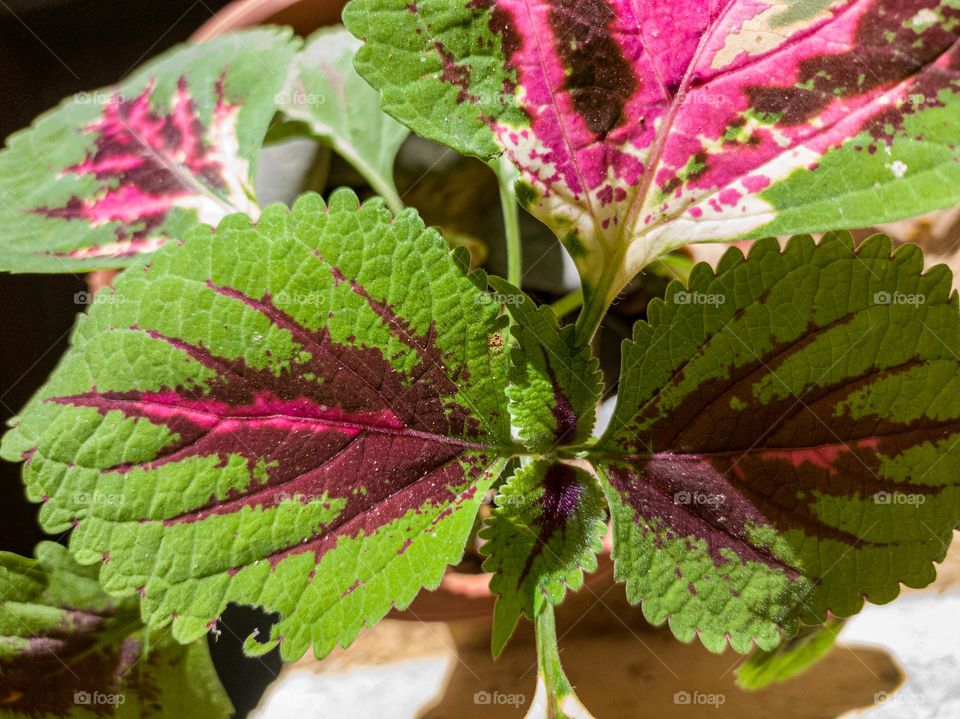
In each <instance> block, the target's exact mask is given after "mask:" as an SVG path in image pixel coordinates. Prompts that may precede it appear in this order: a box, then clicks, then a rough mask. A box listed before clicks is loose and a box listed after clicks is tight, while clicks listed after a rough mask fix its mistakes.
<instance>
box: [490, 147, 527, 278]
mask: <svg viewBox="0 0 960 719" xmlns="http://www.w3.org/2000/svg"><path fill="white" fill-rule="evenodd" d="M489 165H490V169H492V170H493V172H494V174H496V176H497V184H498V185H499V186H500V208H501V210H502V211H503V226H504V229H505V231H506V238H507V282H509V283H510V284H511V285H513V286H514V287H517V288H519V287H520V283H521V282H522V281H523V251H522V240H521V237H520V205H519V204H518V203H517V187H516V176H517V171H516V169H515V168H514V166H513V165H512V164H510V161H509V160H508V159H507V158H506V157H502V156H501V157H500V158H499V159H495V160H491V161H490V163H489Z"/></svg>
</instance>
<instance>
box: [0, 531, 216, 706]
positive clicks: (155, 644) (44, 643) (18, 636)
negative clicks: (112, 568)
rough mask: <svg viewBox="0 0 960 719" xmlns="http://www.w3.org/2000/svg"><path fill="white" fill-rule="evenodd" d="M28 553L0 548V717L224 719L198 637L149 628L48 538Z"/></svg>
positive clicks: (93, 573) (130, 602) (127, 603)
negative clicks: (183, 639)
mask: <svg viewBox="0 0 960 719" xmlns="http://www.w3.org/2000/svg"><path fill="white" fill-rule="evenodd" d="M36 554H37V558H36V559H35V560H34V559H27V558H25V557H20V556H17V555H15V554H10V553H8V552H0V596H2V597H3V599H2V601H0V687H2V690H0V716H2V717H9V718H10V719H15V718H20V717H30V718H31V719H39V718H44V719H47V718H49V719H54V717H71V718H72V719H88V718H91V717H104V716H106V717H129V718H130V719H135V718H137V717H157V718H162V717H170V718H176V719H178V718H180V717H185V716H202V717H211V718H213V717H224V718H225V717H229V716H231V715H232V714H233V708H232V707H231V706H230V700H229V699H228V698H227V695H226V693H225V692H224V690H223V687H221V686H220V681H219V679H218V678H217V674H216V671H215V670H214V668H213V663H212V662H211V661H210V655H209V653H208V652H207V645H206V642H205V641H200V642H197V643H194V644H191V645H189V646H181V645H179V644H177V643H176V642H174V641H173V640H172V638H171V637H170V636H169V632H149V631H147V630H146V629H145V628H144V626H143V624H141V622H140V619H139V616H138V610H137V604H136V602H135V601H133V600H125V601H119V602H118V601H115V600H113V599H111V598H110V597H108V596H107V595H106V594H105V593H104V592H103V590H102V589H101V588H100V586H99V585H98V584H97V579H96V570H95V569H93V568H88V567H80V566H79V565H77V564H76V563H75V562H74V561H73V560H72V559H71V558H70V556H69V555H68V554H67V550H66V549H64V548H63V547H61V546H60V545H58V544H54V543H52V542H43V543H41V544H40V545H38V546H37V552H36Z"/></svg>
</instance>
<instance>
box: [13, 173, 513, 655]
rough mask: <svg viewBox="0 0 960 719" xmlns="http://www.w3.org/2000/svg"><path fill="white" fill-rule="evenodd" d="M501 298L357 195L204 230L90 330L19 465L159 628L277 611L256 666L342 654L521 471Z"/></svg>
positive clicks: (34, 420) (25, 422)
mask: <svg viewBox="0 0 960 719" xmlns="http://www.w3.org/2000/svg"><path fill="white" fill-rule="evenodd" d="M485 287H486V278H485V277H483V276H480V275H469V274H468V273H467V270H466V269H465V266H464V262H463V258H462V257H461V256H460V255H458V254H454V255H451V254H450V253H449V251H448V249H447V246H446V244H445V243H444V242H443V240H442V238H441V237H440V236H439V235H438V234H437V233H436V232H434V231H432V230H426V229H424V226H423V224H422V223H421V221H420V220H419V218H418V217H417V216H416V214H415V213H414V212H413V211H407V212H405V213H403V214H402V215H400V216H399V217H397V218H393V217H392V216H391V214H390V213H389V212H388V211H387V210H386V208H384V206H383V204H382V202H380V201H374V202H370V203H367V204H366V205H364V206H363V207H360V206H359V203H358V201H357V198H356V196H355V195H353V194H352V193H350V192H348V191H342V192H339V193H336V194H335V195H334V196H333V198H332V199H331V201H330V205H329V206H326V205H324V203H323V201H322V200H321V199H320V198H319V197H317V196H315V195H307V196H304V197H302V198H301V199H300V200H299V201H298V202H297V204H296V205H295V207H294V209H293V210H292V211H291V210H288V209H287V208H285V207H282V206H274V207H271V208H268V209H267V210H266V211H265V212H264V214H263V216H262V217H261V219H260V221H259V222H258V223H252V222H251V221H250V220H249V219H248V218H246V217H244V216H242V215H235V216H233V217H231V218H228V219H227V220H225V221H224V222H222V223H221V225H220V227H219V229H218V230H217V232H216V233H215V234H214V233H212V232H211V231H210V230H209V229H208V228H203V227H200V228H197V230H196V231H195V232H192V233H190V236H189V238H188V239H187V241H186V242H185V243H183V244H182V245H180V246H170V247H168V248H165V249H164V250H163V251H161V252H159V253H158V254H157V255H156V256H155V257H154V258H153V261H152V262H151V264H150V265H149V266H147V267H144V268H133V269H131V270H130V271H128V272H125V273H124V274H123V275H122V276H121V277H120V278H119V279H118V280H117V282H116V289H115V291H113V292H108V293H107V294H106V295H104V297H103V298H102V300H98V302H97V303H96V304H95V305H94V306H93V308H92V310H91V312H90V314H89V316H85V317H83V318H81V321H80V323H79V325H78V326H77V328H76V330H75V332H74V335H73V338H72V348H71V350H70V352H69V353H68V354H67V356H66V357H65V358H64V360H63V362H62V363H61V365H60V367H59V368H58V370H57V371H56V373H55V374H54V375H53V377H52V378H51V379H50V381H49V383H48V384H47V385H46V386H45V387H44V388H43V389H42V390H41V392H40V393H39V395H38V396H37V397H35V398H34V400H33V401H32V402H31V404H30V405H29V406H28V408H27V409H26V410H25V411H24V412H23V413H22V415H21V416H20V417H19V419H17V420H15V425H16V428H15V429H14V430H13V431H12V432H10V433H8V435H7V436H6V437H5V439H4V445H3V452H4V456H6V457H9V458H14V459H20V458H23V459H25V460H26V465H25V469H24V477H25V481H26V484H27V488H28V493H29V496H30V497H31V498H32V499H33V500H35V501H43V502H45V504H44V507H43V509H42V511H41V523H42V524H43V526H44V527H45V528H47V529H48V530H49V531H64V530H66V529H68V528H70V527H71V526H75V527H76V529H75V530H74V533H73V536H72V538H71V549H72V551H73V552H74V554H75V556H76V557H77V559H78V560H79V561H81V562H83V563H92V562H95V561H100V560H101V559H102V558H103V557H104V556H105V555H109V561H108V562H106V563H105V564H104V567H103V570H102V573H101V579H102V581H103V583H104V586H105V587H106V588H107V590H108V591H110V592H112V593H115V594H118V595H127V594H131V593H133V592H139V594H140V595H141V597H142V606H143V613H144V617H145V618H146V619H147V621H148V622H149V623H150V624H151V625H155V626H157V625H159V626H162V625H165V624H168V623H170V622H171V621H172V623H173V632H174V635H175V636H176V637H178V638H179V639H181V640H183V641H191V640H193V639H196V638H198V637H200V636H202V635H203V634H204V633H205V632H206V631H207V630H208V629H209V628H210V627H212V626H213V625H214V624H215V621H216V619H217V617H218V616H219V615H220V614H221V613H222V612H223V610H224V607H225V606H226V604H227V603H228V602H231V601H232V602H237V603H242V604H249V605H257V606H261V607H263V608H265V609H267V610H269V611H274V612H277V613H279V614H280V615H281V619H280V621H279V622H278V623H276V624H275V625H274V628H273V630H272V632H273V633H272V637H271V639H270V640H269V641H267V642H266V643H265V644H257V643H255V642H250V643H248V649H250V650H251V651H265V650H267V649H269V648H270V647H271V646H274V645H276V644H277V643H280V644H281V654H282V655H283V656H284V657H285V658H286V659H295V658H297V657H299V656H301V655H302V654H303V653H304V652H305V651H306V649H307V648H308V646H309V645H310V644H313V645H314V649H315V651H316V653H317V654H318V655H323V654H325V653H327V652H329V651H330V649H331V648H332V647H333V646H334V645H335V644H336V643H337V642H340V643H342V644H344V645H345V644H347V643H349V642H350V641H352V639H353V638H354V637H355V636H356V634H357V633H358V632H359V631H360V629H361V628H362V627H364V626H369V625H371V624H373V623H374V622H376V621H378V620H379V619H380V618H381V617H383V615H384V614H386V613H387V611H389V609H390V608H391V607H394V606H396V607H400V608H403V607H406V606H407V605H408V604H409V603H410V602H411V601H412V600H413V598H414V596H415V595H416V594H417V592H418V591H419V590H420V588H421V587H422V586H427V587H430V588H434V587H436V586H437V585H438V584H439V582H440V580H441V578H442V576H443V572H444V569H445V568H446V566H447V564H449V563H453V562H457V561H459V559H460V557H461V555H462V553H463V548H464V545H465V543H466V540H467V537H468V535H469V533H470V531H471V528H472V526H473V522H474V516H475V514H476V512H477V509H478V507H479V504H480V502H481V500H482V499H483V496H484V492H485V491H486V489H487V488H488V487H489V486H490V484H491V482H492V481H493V479H494V478H495V477H496V476H497V475H498V474H499V471H500V469H501V468H502V466H503V464H504V463H505V459H506V456H507V455H508V454H513V444H512V441H511V439H510V427H509V416H508V412H507V408H506V398H505V397H504V394H503V387H504V386H505V384H506V381H507V358H506V356H505V353H504V350H503V346H504V338H503V336H502V331H503V327H504V322H503V321H502V319H501V318H500V317H499V316H498V315H499V311H498V308H497V307H495V306H493V305H491V304H489V303H484V302H481V301H479V298H480V297H481V296H482V294H483V293H482V289H485Z"/></svg>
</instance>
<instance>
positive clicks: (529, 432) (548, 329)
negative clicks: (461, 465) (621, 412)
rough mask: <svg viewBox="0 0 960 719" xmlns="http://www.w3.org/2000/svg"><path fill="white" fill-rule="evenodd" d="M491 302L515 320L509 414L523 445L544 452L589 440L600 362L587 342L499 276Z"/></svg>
mask: <svg viewBox="0 0 960 719" xmlns="http://www.w3.org/2000/svg"><path fill="white" fill-rule="evenodd" d="M489 282H490V287H491V288H492V289H493V290H494V294H493V296H492V299H493V300H499V302H500V303H502V304H503V305H505V306H506V307H507V309H508V311H509V313H510V315H511V317H512V318H513V320H514V322H515V324H514V326H513V328H512V330H511V334H512V335H513V338H514V339H515V340H516V345H515V346H514V347H513V349H512V350H511V353H510V354H511V360H512V361H511V369H510V386H509V387H508V388H507V396H508V397H509V398H510V415H511V418H512V420H513V425H514V427H515V428H516V430H517V432H518V433H519V436H520V437H521V439H523V442H524V445H525V446H526V447H527V449H529V450H531V451H534V452H542V453H547V454H549V453H550V452H553V451H554V450H555V449H557V448H558V447H568V446H570V445H576V444H581V443H582V442H585V441H586V440H588V439H589V438H590V434H591V432H592V431H593V423H594V421H595V419H596V408H597V402H598V401H599V399H600V393H601V391H602V389H603V376H602V375H601V374H600V362H599V361H598V360H597V358H596V357H594V355H593V351H592V349H591V348H590V346H589V345H578V344H577V342H576V339H575V337H574V328H573V326H572V325H568V326H567V327H564V328H562V329H561V328H560V327H559V326H558V324H557V318H556V316H555V315H554V313H553V310H552V309H551V308H550V307H547V306H545V305H544V306H541V307H537V305H536V303H535V302H534V301H533V300H532V299H530V298H529V297H528V296H527V295H526V294H524V293H523V292H522V291H521V290H519V289H517V288H516V287H514V286H513V285H511V284H510V283H508V282H506V281H505V280H502V279H500V278H499V277H491V278H490V280H489Z"/></svg>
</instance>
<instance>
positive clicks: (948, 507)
mask: <svg viewBox="0 0 960 719" xmlns="http://www.w3.org/2000/svg"><path fill="white" fill-rule="evenodd" d="M922 269H923V257H922V255H921V252H920V251H919V249H918V248H917V247H915V246H905V247H903V248H901V249H900V250H898V251H897V253H896V254H894V255H892V256H891V243H890V241H889V239H887V238H885V237H879V236H878V237H874V238H873V239H871V240H870V241H868V242H866V243H864V244H863V245H862V246H861V247H860V248H859V249H857V250H854V248H853V243H852V240H851V239H850V237H849V235H834V236H828V237H827V238H825V239H824V240H823V241H822V242H821V243H820V244H819V245H816V244H815V243H814V241H813V240H812V239H810V238H809V237H797V238H794V239H793V240H791V241H790V243H789V244H788V246H787V248H786V250H784V251H782V252H781V250H780V247H779V246H778V245H777V243H776V242H775V241H773V240H769V241H762V242H759V243H757V244H756V245H755V246H754V247H753V249H752V250H751V252H750V256H749V259H744V257H743V255H742V254H741V253H740V251H739V250H736V249H732V250H730V251H729V252H728V253H727V254H726V255H725V256H724V257H723V259H722V260H721V262H720V264H719V268H718V270H717V273H716V274H714V273H713V271H711V270H710V268H709V267H708V266H707V265H698V266H697V267H696V268H695V269H694V271H693V273H692V274H691V278H690V286H689V288H686V287H684V286H683V285H681V284H680V283H678V282H675V283H672V284H671V285H670V287H669V289H668V291H667V297H666V300H665V301H656V302H654V303H652V304H651V305H650V309H649V318H650V323H649V324H647V323H643V322H641V323H639V324H637V326H636V327H635V330H634V337H633V341H632V342H628V343H626V344H625V345H624V352H623V372H622V375H621V379H620V390H619V400H618V406H617V409H616V411H615V412H614V416H613V419H612V421H611V425H610V428H609V430H608V431H607V433H606V434H605V435H604V437H603V438H602V439H601V441H600V445H599V447H598V449H597V451H596V458H597V463H598V465H599V469H600V472H601V474H602V476H603V477H604V478H605V480H606V482H605V491H606V493H607V497H608V501H609V503H610V507H611V513H612V516H613V520H614V541H615V548H614V559H615V563H616V567H617V569H616V572H617V577H618V578H620V579H622V580H626V582H627V592H628V595H629V597H630V599H631V600H632V601H634V602H643V610H644V613H645V615H646V616H647V617H648V618H649V619H650V620H652V621H653V622H655V623H660V622H663V621H665V620H669V623H670V627H671V628H672V629H673V631H674V633H675V634H676V635H677V636H678V637H679V638H681V639H683V640H689V639H691V638H692V637H693V636H694V635H695V634H698V635H699V636H700V638H701V640H702V641H703V643H704V644H705V645H706V646H707V647H708V648H710V649H713V650H717V651H719V650H721V649H722V648H723V647H724V645H725V644H726V642H727V640H728V639H729V642H730V644H731V645H732V646H733V647H734V648H735V649H736V650H737V651H741V652H743V651H747V650H748V649H750V646H751V643H752V642H756V643H757V645H759V646H760V647H761V648H763V649H771V648H773V647H774V646H775V645H776V644H777V643H778V641H779V640H780V634H781V632H785V633H787V634H792V633H793V632H795V631H796V629H797V625H798V620H799V621H802V622H804V623H806V624H818V623H820V622H823V621H824V620H825V619H826V617H827V616H828V613H832V614H833V615H835V616H839V617H846V616H850V615H852V614H854V613H856V612H858V611H859V610H860V609H861V607H862V605H863V601H864V599H868V600H870V601H872V602H875V603H883V602H889V601H891V600H892V599H894V598H895V597H896V596H897V594H898V592H899V591H900V584H901V583H904V584H906V585H908V586H911V587H922V586H924V585H926V584H928V583H929V582H930V581H932V580H933V578H934V576H935V571H934V567H933V564H932V563H933V562H938V561H941V560H942V559H943V557H944V555H945V553H946V548H947V546H948V544H949V542H950V540H951V538H952V531H953V528H954V527H955V526H957V524H958V521H960V472H958V470H960V372H958V364H960V313H958V308H957V296H956V294H955V293H953V291H952V289H951V280H952V278H951V274H950V271H949V270H948V269H947V268H946V267H943V266H938V267H936V268H933V269H931V270H928V271H927V272H926V273H923V272H922Z"/></svg>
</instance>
